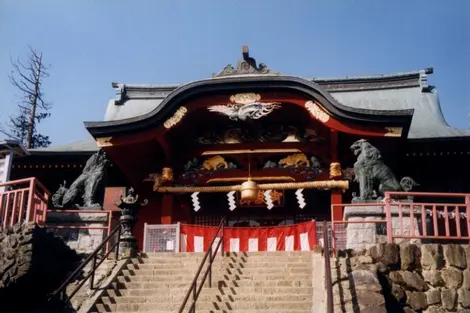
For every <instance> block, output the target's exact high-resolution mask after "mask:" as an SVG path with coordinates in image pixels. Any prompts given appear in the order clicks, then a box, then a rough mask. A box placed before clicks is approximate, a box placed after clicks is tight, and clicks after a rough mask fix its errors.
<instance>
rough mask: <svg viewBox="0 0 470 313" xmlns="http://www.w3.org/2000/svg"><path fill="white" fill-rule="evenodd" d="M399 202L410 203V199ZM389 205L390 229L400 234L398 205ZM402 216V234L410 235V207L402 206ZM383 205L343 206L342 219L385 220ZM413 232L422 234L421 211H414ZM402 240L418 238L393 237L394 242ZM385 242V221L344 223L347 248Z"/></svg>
mask: <svg viewBox="0 0 470 313" xmlns="http://www.w3.org/2000/svg"><path fill="white" fill-rule="evenodd" d="M401 203H410V204H411V203H412V202H411V201H409V200H408V201H401ZM390 205H391V211H392V230H393V233H394V234H396V235H398V234H401V228H400V218H399V214H398V205H394V204H393V203H392V204H390ZM402 216H403V233H402V234H403V235H411V217H410V208H409V207H404V206H402ZM385 219H386V212H385V207H384V206H382V205H377V206H351V207H345V210H344V220H346V221H373V220H385ZM413 220H414V227H413V228H414V234H415V235H420V234H422V230H421V213H420V212H418V211H417V210H415V211H414V217H413ZM404 241H406V242H410V243H419V242H420V240H419V239H402V238H396V239H394V243H397V244H400V243H403V242H404ZM385 242H387V225H386V223H350V224H346V248H347V249H354V250H356V249H368V248H370V247H372V246H374V245H376V244H378V243H385Z"/></svg>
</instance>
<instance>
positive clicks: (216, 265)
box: [127, 262, 312, 271]
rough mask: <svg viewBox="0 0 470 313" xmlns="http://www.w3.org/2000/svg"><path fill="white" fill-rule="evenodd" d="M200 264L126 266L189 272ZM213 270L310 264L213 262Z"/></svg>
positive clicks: (279, 267)
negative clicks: (185, 270)
mask: <svg viewBox="0 0 470 313" xmlns="http://www.w3.org/2000/svg"><path fill="white" fill-rule="evenodd" d="M208 264H209V263H206V264H205V265H204V266H208ZM200 265H201V264H200V263H194V264H187V263H164V264H155V263H153V264H148V263H140V264H128V265H127V268H128V269H142V270H145V269H146V270H149V269H154V270H167V269H170V270H175V271H177V270H182V269H187V270H191V271H193V270H194V271H195V270H197V269H198V268H199V266H200ZM212 267H213V268H246V269H251V268H275V269H282V268H312V264H311V262H295V263H291V262H271V263H263V262H248V263H231V262H230V263H229V262H227V263H221V262H215V263H213V264H212Z"/></svg>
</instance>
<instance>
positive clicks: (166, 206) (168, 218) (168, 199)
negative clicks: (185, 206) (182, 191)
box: [161, 194, 175, 224]
mask: <svg viewBox="0 0 470 313" xmlns="http://www.w3.org/2000/svg"><path fill="white" fill-rule="evenodd" d="M174 202H175V201H174V196H173V195H172V194H164V195H163V198H162V217H161V223H162V224H172V223H173V207H174V204H175V203H174Z"/></svg>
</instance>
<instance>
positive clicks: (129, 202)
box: [116, 187, 147, 257]
mask: <svg viewBox="0 0 470 313" xmlns="http://www.w3.org/2000/svg"><path fill="white" fill-rule="evenodd" d="M138 201H139V196H138V195H137V194H136V193H135V191H134V188H132V187H131V188H129V190H128V191H127V195H126V196H125V197H124V196H122V195H121V199H120V201H119V203H116V206H117V207H118V208H119V209H121V217H120V218H119V223H120V224H121V236H120V237H119V251H120V253H121V255H122V256H124V257H133V256H135V254H136V253H137V242H136V239H135V236H134V235H133V234H132V227H133V226H134V224H135V222H136V213H137V211H138V210H139V209H140V207H141V206H144V205H146V204H147V200H144V201H143V202H142V203H140V202H138Z"/></svg>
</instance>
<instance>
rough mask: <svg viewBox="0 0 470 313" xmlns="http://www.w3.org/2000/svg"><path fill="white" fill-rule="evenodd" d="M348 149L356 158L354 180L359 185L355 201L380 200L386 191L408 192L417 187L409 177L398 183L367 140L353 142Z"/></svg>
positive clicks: (377, 151) (376, 150)
mask: <svg viewBox="0 0 470 313" xmlns="http://www.w3.org/2000/svg"><path fill="white" fill-rule="evenodd" d="M350 149H351V151H352V152H353V153H354V155H356V157H357V161H356V163H354V173H355V178H354V180H355V181H357V182H358V183H359V197H355V200H373V199H374V198H377V200H380V199H383V197H384V196H385V192H387V191H410V190H411V189H412V188H413V187H414V186H416V185H417V184H416V182H415V181H414V180H413V179H412V178H411V177H403V178H402V179H401V181H400V182H399V181H398V180H397V178H396V177H395V175H394V174H393V173H392V170H391V169H390V168H389V167H388V166H387V165H386V164H385V163H384V162H383V160H382V155H381V154H380V151H379V150H378V149H377V148H376V147H374V146H373V145H371V144H370V143H369V142H368V141H367V140H365V139H360V140H358V141H356V142H354V143H353V144H352V145H351V147H350Z"/></svg>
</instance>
